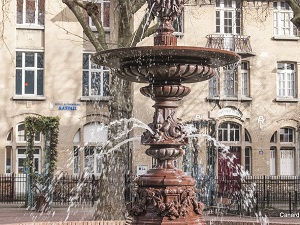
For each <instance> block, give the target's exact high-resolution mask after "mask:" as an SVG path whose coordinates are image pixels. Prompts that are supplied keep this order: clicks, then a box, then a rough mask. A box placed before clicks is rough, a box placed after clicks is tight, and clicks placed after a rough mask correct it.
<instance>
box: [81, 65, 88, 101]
mask: <svg viewBox="0 0 300 225" xmlns="http://www.w3.org/2000/svg"><path fill="white" fill-rule="evenodd" d="M82 96H89V72H88V71H83V74H82Z"/></svg>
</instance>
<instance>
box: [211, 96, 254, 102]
mask: <svg viewBox="0 0 300 225" xmlns="http://www.w3.org/2000/svg"><path fill="white" fill-rule="evenodd" d="M206 100H207V101H213V100H219V101H252V97H246V96H243V97H226V96H224V97H207V98H206Z"/></svg>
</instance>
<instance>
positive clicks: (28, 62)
mask: <svg viewBox="0 0 300 225" xmlns="http://www.w3.org/2000/svg"><path fill="white" fill-rule="evenodd" d="M25 67H34V53H33V52H26V53H25Z"/></svg>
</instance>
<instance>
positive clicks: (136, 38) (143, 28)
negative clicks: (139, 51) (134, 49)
mask: <svg viewBox="0 0 300 225" xmlns="http://www.w3.org/2000/svg"><path fill="white" fill-rule="evenodd" d="M153 19H154V17H153V15H150V17H149V16H148V14H145V16H144V18H143V20H142V21H141V23H140V25H139V27H138V29H137V30H136V32H135V34H134V35H133V36H132V37H131V38H130V40H129V41H130V42H129V43H127V44H126V46H128V47H129V46H136V44H137V43H138V42H140V41H141V40H143V39H144V38H145V37H149V36H150V35H152V34H154V33H155V32H156V29H157V27H158V24H155V25H154V26H152V27H150V28H149V26H150V23H151V21H152V20H153Z"/></svg>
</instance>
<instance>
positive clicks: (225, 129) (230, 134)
mask: <svg viewBox="0 0 300 225" xmlns="http://www.w3.org/2000/svg"><path fill="white" fill-rule="evenodd" d="M240 136H241V135H240V125H239V124H237V123H232V122H224V123H221V124H220V125H219V128H218V140H219V141H226V142H239V141H240Z"/></svg>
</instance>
